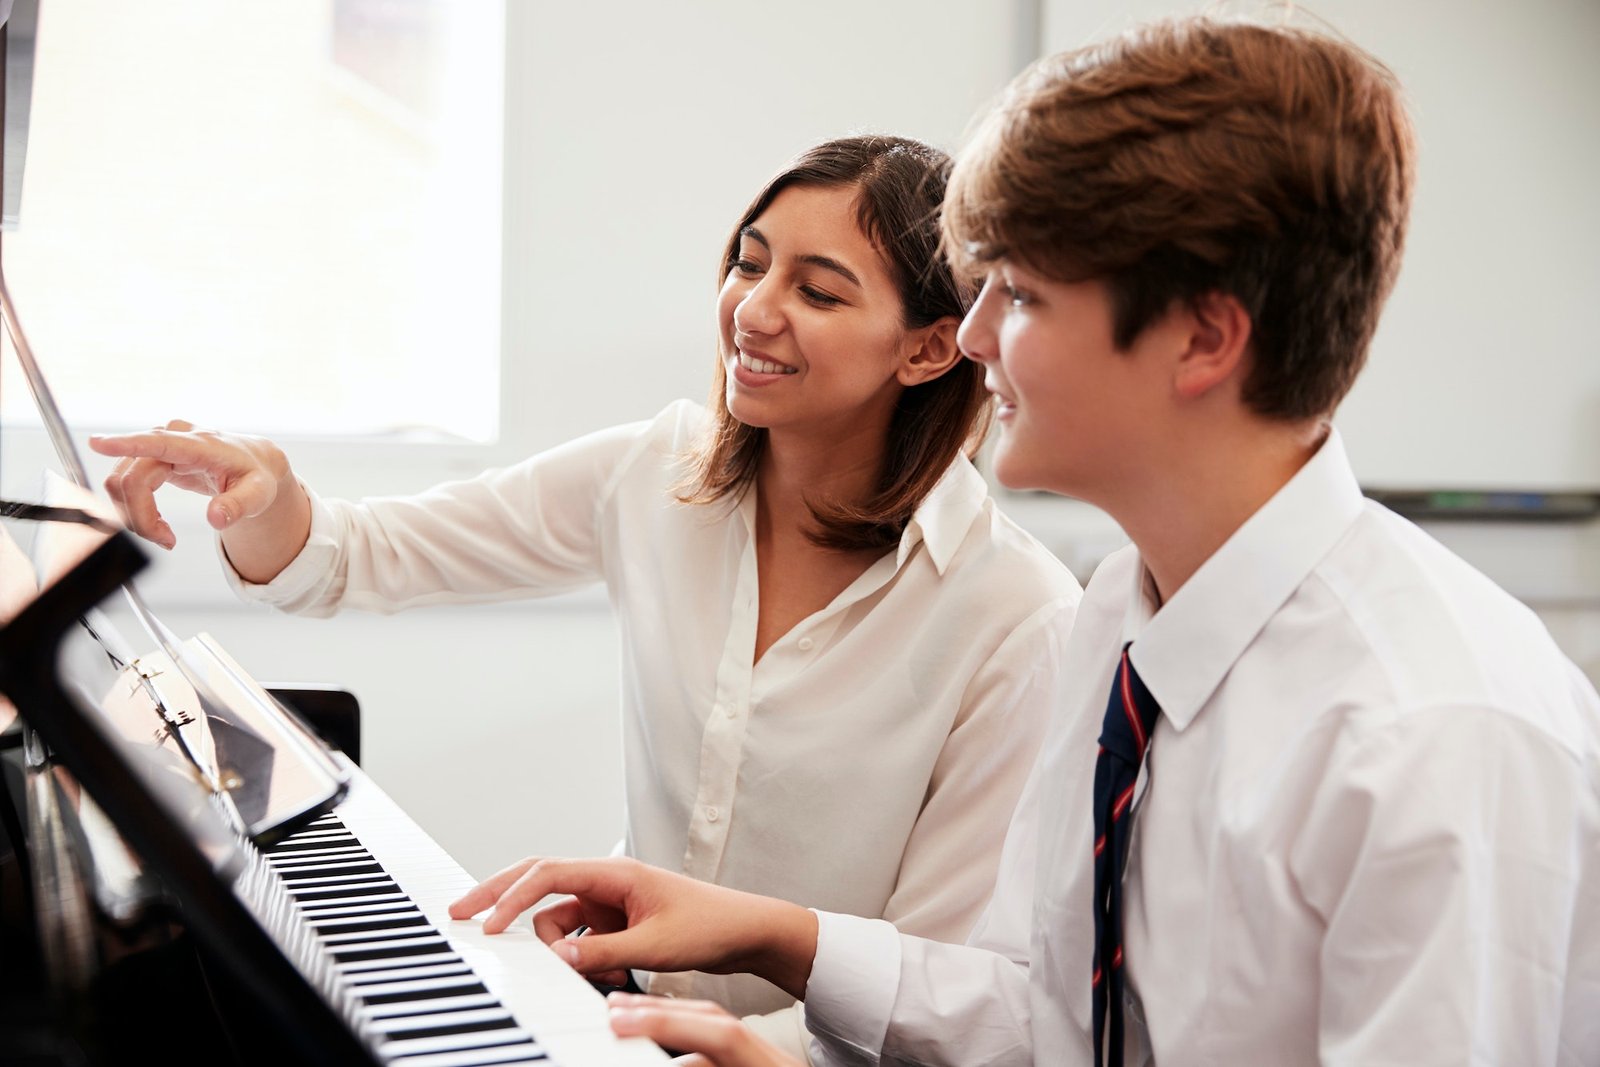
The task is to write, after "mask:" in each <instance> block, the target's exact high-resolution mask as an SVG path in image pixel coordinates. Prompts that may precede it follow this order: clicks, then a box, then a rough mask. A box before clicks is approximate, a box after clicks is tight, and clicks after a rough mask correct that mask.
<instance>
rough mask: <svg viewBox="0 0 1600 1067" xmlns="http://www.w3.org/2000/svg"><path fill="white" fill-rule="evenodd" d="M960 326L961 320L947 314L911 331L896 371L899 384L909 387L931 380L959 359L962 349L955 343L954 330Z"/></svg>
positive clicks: (959, 360)
mask: <svg viewBox="0 0 1600 1067" xmlns="http://www.w3.org/2000/svg"><path fill="white" fill-rule="evenodd" d="M960 326H961V320H960V319H958V318H956V317H955V316H954V315H946V316H945V317H944V318H942V319H937V320H935V321H934V322H931V323H929V324H928V325H926V326H923V327H921V328H919V329H916V330H912V331H911V332H910V333H909V334H908V335H907V337H906V345H907V351H906V355H905V358H904V359H902V360H901V362H900V369H899V370H898V371H896V372H895V377H896V378H898V379H899V381H900V384H901V385H904V386H907V387H908V388H909V387H910V386H913V385H921V384H922V383H923V382H931V381H933V380H934V379H935V378H937V377H939V376H940V375H941V374H943V373H944V372H945V371H947V370H949V369H950V368H951V367H953V366H955V365H956V364H957V363H959V362H961V360H962V358H963V357H962V355H961V349H960V348H959V347H957V346H956V331H957V330H958V329H959V328H960Z"/></svg>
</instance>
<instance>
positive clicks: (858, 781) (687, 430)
mask: <svg viewBox="0 0 1600 1067" xmlns="http://www.w3.org/2000/svg"><path fill="white" fill-rule="evenodd" d="M705 418H706V414H705V412H704V410H703V409H702V408H701V407H699V406H698V405H695V404H692V403H690V402H687V401H680V402H678V403H675V404H673V405H671V406H669V407H668V408H666V409H665V410H664V411H662V412H661V413H660V414H659V415H658V416H656V418H654V419H653V420H650V421H648V422H640V423H634V424H631V425H626V426H619V427H616V428H613V429H608V430H604V431H601V432H599V433H595V434H591V435H589V436H586V437H583V438H580V439H578V440H576V441H572V442H570V443H568V444H565V445H562V446H559V447H557V448H554V449H551V450H549V451H547V452H543V453H541V454H539V455H536V456H533V457H531V458H530V459H527V460H525V461H523V462H521V463H519V464H516V465H515V466H512V467H508V468H504V469H497V470H491V471H488V472H485V473H484V474H482V475H480V476H478V477H476V478H474V479H471V480H469V481H463V482H456V483H451V484H447V485H443V486H439V487H437V488H435V489H432V490H430V491H428V492H425V493H422V494H419V495H416V496H408V497H397V498H381V499H368V500H364V501H362V502H360V503H350V502H345V501H336V500H321V499H319V498H317V497H315V495H313V512H312V514H313V518H312V525H311V536H310V539H309V541H308V542H307V544H306V546H305V549H304V550H303V551H302V552H301V553H300V555H299V556H298V557H297V558H296V559H295V560H294V561H293V562H291V563H290V564H289V566H288V567H287V568H285V569H284V571H283V572H282V573H281V574H279V575H278V577H277V578H276V579H274V580H273V581H272V582H271V583H270V584H269V585H264V586H252V585H248V584H246V583H244V582H242V581H241V580H240V579H239V578H238V576H237V575H236V574H231V576H230V577H231V581H232V582H233V584H234V586H235V588H236V589H237V590H238V591H239V592H240V594H241V595H242V596H244V597H246V598H247V599H251V600H256V601H260V602H264V603H267V604H271V605H274V606H276V607H278V608H281V609H283V610H286V611H293V612H301V613H305V614H309V615H329V614H332V613H333V612H334V611H336V610H338V609H340V608H360V609H366V610H372V611H380V612H392V611H396V610H399V609H401V608H406V607H411V606H413V605H423V604H438V603H449V602H463V601H486V600H504V599H509V598H514V597H531V596H543V595H550V594H555V593H561V592H566V591H569V590H572V589H575V588H578V587H581V586H585V585H589V584H591V583H594V582H604V583H605V585H606V588H607V591H608V593H609V595H610V600H611V602H612V605H613V606H614V609H615V611H616V613H617V617H618V620H619V623H620V627H619V630H620V634H621V644H622V672H623V678H622V683H623V684H622V699H623V723H624V726H623V732H624V768H625V779H626V790H627V824H626V825H627V832H626V839H625V842H624V847H625V850H626V852H627V853H628V854H629V855H632V856H635V857H637V858H639V859H641V860H644V861H646V862H648V863H652V864H655V865H658V866H661V867H665V868H668V869H671V870H677V871H682V872H683V873H684V874H687V875H690V876H692V877H695V878H699V879H703V880H706V881H711V882H716V883H719V884H721V885H725V886H731V887H733V888H736V889H742V890H748V891H750V892H755V893H762V894H766V895H770V896H777V897H782V898H786V899H789V900H792V901H795V902H796V903H799V904H802V905H805V906H807V907H814V908H820V909H824V910H827V911H832V912H843V913H848V914H853V915H860V916H867V917H874V918H876V917H882V918H885V919H888V920H890V921H891V922H893V923H895V924H896V925H897V926H898V927H899V928H900V929H902V930H904V931H907V932H910V933H914V934H919V935H922V936H925V937H930V938H934V939H938V940H947V941H960V940H962V939H963V938H964V937H965V936H966V934H967V932H968V931H969V929H970V928H971V926H972V925H973V923H974V921H975V920H976V918H977V916H978V914H979V913H980V911H981V910H982V909H983V906H984V903H985V901H986V900H987V899H988V896H989V893H990V891H991V889H992V887H993V885H994V880H995V874H996V869H997V866H998V862H999V856H1000V848H1001V843H1002V840H1003V838H1004V836H1005V830H1006V826H1007V823H1008V821H1009V819H1010V816H1011V812H1012V809H1013V807H1014V805H1015V803H1016V800H1017V796H1018V793H1019V792H1020V790H1021V788H1022V785H1023V781H1024V779H1025V778H1026V776H1027V774H1028V770H1029V767H1030V765H1031V764H1032V762H1033V759H1034V755H1035V753H1036V752H1037V750H1038V747H1039V744H1040V741H1041V738H1042V736H1043V729H1044V724H1045V721H1046V719H1047V718H1048V715H1049V712H1050V709H1051V708H1052V707H1054V706H1056V705H1058V704H1060V703H1061V702H1062V699H1063V694H1064V691H1065V690H1066V688H1067V684H1066V683H1067V681H1068V680H1067V679H1066V678H1064V677H1063V676H1062V671H1061V669H1060V668H1061V652H1062V648H1063V645H1064V642H1065V639H1066V636H1067V632H1068V629H1069V627H1070V625H1071V622H1072V618H1073V615H1074V612H1075V609H1076V607H1077V603H1078V599H1079V596H1080V592H1081V591H1080V589H1079V587H1078V584H1077V582H1076V581H1075V580H1074V579H1073V577H1072V575H1071V573H1070V572H1069V571H1068V570H1067V569H1066V567H1065V566H1063V565H1062V564H1061V563H1060V562H1059V561H1058V560H1057V559H1056V558H1055V557H1054V556H1053V555H1051V554H1050V553H1049V552H1048V551H1047V550H1046V549H1045V548H1043V547H1042V546H1041V545H1040V544H1038V543H1037V542H1036V541H1035V540H1033V538H1031V537H1030V536H1029V535H1028V534H1026V533H1025V532H1023V531H1022V530H1021V529H1020V528H1018V527H1017V526H1016V525H1015V524H1014V523H1012V522H1011V521H1010V520H1009V519H1007V518H1006V517H1005V516H1004V515H1002V514H1001V513H1000V512H999V510H997V508H996V507H995V504H994V501H993V500H992V499H991V498H990V497H989V495H988V491H987V486H986V485H985V483H984V481H983V478H982V477H981V476H980V475H979V474H978V472H977V471H976V470H975V469H974V468H973V466H972V465H971V463H970V462H968V461H967V460H966V459H965V458H962V459H959V460H958V461H957V462H956V463H955V464H954V465H952V467H951V469H950V470H949V471H948V473H947V474H946V475H945V476H944V478H943V479H942V480H941V481H940V482H939V483H938V485H937V486H936V487H935V488H934V489H933V491H932V492H931V493H930V494H929V495H928V497H927V499H926V500H925V501H924V502H923V503H922V505H921V507H919V508H918V509H917V512H916V514H915V515H914V516H913V518H912V520H911V522H910V523H909V525H908V526H907V528H906V531H905V534H904V535H903V536H902V538H901V541H900V544H899V547H898V548H897V549H896V550H894V551H890V552H887V553H886V554H885V555H884V556H883V558H881V559H879V560H878V561H877V562H876V563H874V564H873V565H872V566H870V567H869V568H868V569H867V570H866V572H865V573H864V574H862V575H861V576H860V578H858V579H857V580H856V581H855V582H853V583H852V584H851V585H850V586H849V587H848V588H847V589H845V590H844V591H843V592H842V593H840V594H839V595H838V596H837V597H836V598H835V599H834V601H833V602H832V603H831V604H829V605H828V606H827V607H826V608H824V609H822V610H821V611H818V612H817V613H815V614H813V615H811V616H810V617H808V618H806V619H804V620H803V621H801V622H800V623H799V624H797V625H796V626H795V627H794V629H793V630H791V631H790V632H789V633H787V634H785V635H784V636H783V637H782V638H781V639H780V640H778V641H777V642H776V643H775V644H773V645H772V647H771V648H769V649H768V650H767V652H766V653H765V654H764V655H763V656H762V657H761V659H760V661H759V662H755V663H752V659H753V656H754V648H755V635H756V618H757V607H758V605H757V595H758V594H757V589H758V587H757V581H756V552H755V538H754V536H753V529H754V515H755V494H754V493H753V492H752V493H746V494H745V495H744V496H743V498H742V500H740V501H739V502H738V503H737V504H733V503H728V504H718V505H712V506H690V505H684V504H680V503H678V502H677V501H675V500H674V499H673V496H672V493H671V490H670V486H671V485H672V484H673V483H674V482H675V481H676V480H677V478H678V477H679V476H680V474H681V472H682V467H681V465H680V461H679V458H678V457H679V455H680V454H681V452H682V450H683V449H684V448H685V447H686V446H688V445H689V444H690V443H691V442H692V441H693V440H694V438H695V434H696V433H697V431H698V430H699V428H700V427H701V426H702V424H703V422H704V420H705ZM537 847H538V846H537V842H527V841H523V842H508V843H507V848H508V850H513V851H517V852H518V854H521V853H522V852H523V851H527V850H529V849H530V848H531V849H533V850H537ZM650 988H651V990H652V991H654V992H662V993H672V994H675V995H680V996H696V997H706V998H710V999H714V1000H717V1001H720V1002H722V1003H723V1004H725V1005H728V1006H729V1007H730V1008H731V1009H732V1010H734V1011H736V1012H739V1013H759V1012H770V1011H774V1010H776V1009H780V1008H784V1007H785V1006H786V1005H788V1004H790V1003H791V1000H790V998H788V997H786V996H785V995H784V994H783V993H781V991H779V990H778V989H776V988H775V987H773V986H771V985H769V984H767V983H765V982H763V981H761V980H760V979H757V978H753V977H750V976H710V975H700V974H683V975H666V974H662V975H653V976H650ZM797 1022H798V1019H796V1018H792V1017H791V1018H786V1019H785V1020H784V1022H783V1028H784V1030H785V1031H787V1032H788V1038H787V1039H785V1036H784V1034H783V1033H775V1032H774V1031H773V1030H772V1029H771V1028H770V1027H769V1028H766V1029H765V1032H767V1033H768V1034H769V1035H770V1036H773V1037H775V1038H777V1039H778V1040H780V1041H781V1042H782V1043H784V1044H786V1045H788V1046H790V1047H791V1048H796V1049H799V1048H802V1047H804V1046H803V1045H802V1044H800V1042H801V1036H802V1033H803V1031H801V1029H800V1028H799V1026H798V1025H796V1023H797Z"/></svg>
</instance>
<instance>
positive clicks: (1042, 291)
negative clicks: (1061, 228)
mask: <svg viewBox="0 0 1600 1067" xmlns="http://www.w3.org/2000/svg"><path fill="white" fill-rule="evenodd" d="M1112 333H1113V330H1112V310H1111V295H1110V292H1109V291H1108V290H1107V288H1106V286H1105V284H1104V283H1102V282H1098V281H1087V282H1070V283H1069V282H1056V281H1050V280H1048V279H1046V278H1044V277H1042V276H1040V275H1038V274H1036V273H1034V272H1032V271H1029V270H1027V269H1026V268H1023V267H1020V266H1018V265H1016V264H1013V263H1009V262H1007V261H1005V260H1000V261H997V262H996V263H994V264H992V265H991V267H990V270H989V273H988V276H987V277H986V279H985V281H984V286H983V290H982V292H981V293H979V295H978V299H977V301H976V303H974V304H973V307H972V310H971V311H969V312H968V313H967V317H966V319H965V321H963V322H962V324H961V332H960V334H959V335H958V341H959V343H960V345H961V351H962V353H963V354H964V355H966V356H967V357H968V358H969V359H973V360H976V361H977V362H979V363H982V364H983V366H984V370H985V371H986V374H985V377H984V381H985V384H986V385H987V386H988V387H989V391H990V392H992V393H994V394H995V396H996V398H997V399H998V401H999V408H998V411H997V413H996V419H997V422H998V423H999V427H1000V435H999V440H998V442H997V444H996V448H995V453H994V473H995V476H996V477H997V478H998V479H999V480H1000V481H1001V482H1002V483H1003V484H1005V485H1007V486H1010V487H1011V488H1013V489H1048V490H1051V491H1054V492H1057V493H1064V494H1067V495H1069V496H1075V497H1079V498H1081V499H1084V500H1088V501H1090V502H1092V503H1096V504H1100V505H1102V506H1105V504H1106V503H1107V502H1108V501H1109V500H1112V499H1115V497H1116V494H1117V489H1118V487H1119V486H1121V487H1122V488H1123V489H1124V490H1125V489H1126V488H1128V487H1129V486H1131V485H1132V484H1135V483H1137V482H1138V481H1140V480H1141V479H1139V478H1138V477H1137V475H1138V473H1139V472H1140V471H1141V470H1148V469H1149V467H1148V465H1147V461H1146V459H1145V457H1146V456H1147V454H1148V453H1149V451H1150V449H1151V448H1152V447H1153V446H1154V445H1155V443H1156V441H1155V439H1156V438H1158V437H1159V436H1160V431H1161V428H1162V426H1163V423H1162V409H1163V404H1162V399H1163V397H1164V396H1165V395H1167V394H1168V393H1170V390H1171V381H1170V378H1166V377H1164V376H1163V369H1164V367H1163V364H1164V361H1163V360H1161V359H1160V358H1159V354H1158V353H1157V352H1155V351H1153V350H1152V348H1153V345H1152V342H1151V338H1150V334H1152V333H1159V331H1147V332H1146V333H1145V334H1141V335H1140V337H1139V338H1137V339H1135V341H1134V343H1133V345H1132V346H1131V347H1130V348H1129V349H1128V350H1127V351H1122V352H1119V351H1117V349H1116V346H1115V345H1114V344H1113V343H1112Z"/></svg>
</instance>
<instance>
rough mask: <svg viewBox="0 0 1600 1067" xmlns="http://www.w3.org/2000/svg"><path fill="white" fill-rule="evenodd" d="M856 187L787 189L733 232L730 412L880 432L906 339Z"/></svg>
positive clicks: (727, 322)
mask: <svg viewBox="0 0 1600 1067" xmlns="http://www.w3.org/2000/svg"><path fill="white" fill-rule="evenodd" d="M858 195H859V190H858V189H857V187H856V186H854V185H842V186H816V185H795V186H791V187H789V188H787V189H785V190H784V191H783V192H781V193H779V194H778V195H777V196H776V197H775V198H774V199H773V201H772V203H771V204H770V205H768V207H767V209H766V210H765V211H763V212H762V213H761V214H760V215H759V216H757V217H756V218H755V219H754V220H753V221H752V222H751V223H750V225H748V226H746V227H745V228H744V229H743V230H742V231H741V232H740V234H739V239H738V247H737V249H736V250H735V253H734V256H733V259H732V262H730V263H729V264H728V268H727V275H726V277H725V278H724V280H723V285H722V292H721V294H720V296H719V297H718V300H717V319H718V324H719V327H720V332H721V339H722V346H721V355H722V360H723V366H724V369H725V370H726V372H727V404H728V410H729V411H730V412H731V413H732V414H733V416H734V418H736V419H738V420H739V421H740V422H744V423H747V424H749V425H752V426H761V427H765V428H767V429H768V430H790V429H793V430H799V431H802V432H807V433H810V432H814V431H823V432H827V433H831V432H841V433H844V432H848V433H851V434H855V433H859V432H860V431H861V430H862V429H863V428H864V427H866V426H877V425H881V426H882V427H884V428H887V426H888V422H889V417H890V415H891V414H892V412H893V410H894V405H895V402H896V400H897V398H898V397H899V394H900V391H901V389H902V386H901V385H900V383H899V381H898V380H897V378H896V373H897V370H898V369H899V367H900V364H901V356H902V352H903V350H904V348H905V346H906V344H907V340H908V338H907V330H906V328H905V325H904V321H903V320H904V310H903V307H902V304H901V300H900V293H899V289H898V288H897V286H896V285H895V281H894V278H893V277H892V276H891V275H890V272H889V268H888V266H887V265H886V263H885V262H884V258H883V255H882V254H881V253H880V252H879V250H878V248H877V247H876V246H875V245H874V244H873V242H872V241H871V240H870V239H869V238H868V237H867V235H866V234H864V233H863V232H862V231H861V228H860V225H859V223H858V222H857V197H858Z"/></svg>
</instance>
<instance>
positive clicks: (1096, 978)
mask: <svg viewBox="0 0 1600 1067" xmlns="http://www.w3.org/2000/svg"><path fill="white" fill-rule="evenodd" d="M1099 984H1100V968H1098V967H1096V968H1095V969H1094V981H1092V982H1090V983H1089V988H1090V989H1093V988H1094V987H1095V986H1097V985H1099Z"/></svg>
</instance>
